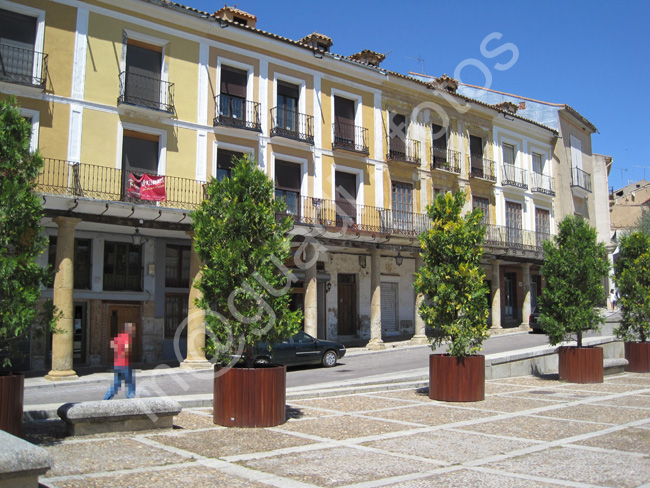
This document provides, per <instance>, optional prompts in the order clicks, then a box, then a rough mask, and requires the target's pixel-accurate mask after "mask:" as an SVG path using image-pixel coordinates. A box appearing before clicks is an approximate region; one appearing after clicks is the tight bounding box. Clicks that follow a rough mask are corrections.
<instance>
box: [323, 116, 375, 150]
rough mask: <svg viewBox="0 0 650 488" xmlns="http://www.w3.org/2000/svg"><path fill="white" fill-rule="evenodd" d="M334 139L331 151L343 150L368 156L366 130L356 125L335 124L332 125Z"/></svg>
mask: <svg viewBox="0 0 650 488" xmlns="http://www.w3.org/2000/svg"><path fill="white" fill-rule="evenodd" d="M332 131H333V133H334V139H333V141H332V149H345V150H346V151H354V152H360V153H363V154H369V153H370V148H369V147H368V129H365V128H363V127H359V126H356V125H350V124H344V123H341V122H335V123H334V124H332Z"/></svg>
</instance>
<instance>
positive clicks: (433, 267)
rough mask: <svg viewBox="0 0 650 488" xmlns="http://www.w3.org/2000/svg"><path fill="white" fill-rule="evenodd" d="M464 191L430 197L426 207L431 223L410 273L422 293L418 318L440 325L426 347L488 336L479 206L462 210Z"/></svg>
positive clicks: (467, 349) (468, 345)
mask: <svg viewBox="0 0 650 488" xmlns="http://www.w3.org/2000/svg"><path fill="white" fill-rule="evenodd" d="M464 204H465V193H463V192H458V193H456V194H452V193H445V194H440V195H438V196H437V197H436V199H435V200H434V202H433V204H432V205H429V207H428V208H427V212H428V214H429V218H430V219H431V221H432V227H431V229H429V230H428V231H427V232H424V233H422V234H421V235H420V246H421V248H422V252H421V254H420V255H421V256H422V260H423V263H424V265H423V266H422V267H421V268H420V270H419V271H418V272H417V273H416V274H415V286H416V288H417V290H418V291H419V292H421V293H423V294H424V295H425V297H426V298H427V299H426V300H424V301H423V302H422V305H421V306H420V310H419V312H420V316H421V317H422V319H423V320H424V322H425V323H426V324H427V325H428V326H429V327H432V328H434V329H437V330H439V331H440V334H437V335H436V337H435V338H434V339H433V343H432V348H434V349H435V348H436V347H438V346H440V345H441V344H442V343H443V342H445V341H448V342H449V344H448V352H449V354H450V355H452V356H456V357H465V356H469V355H471V354H474V353H476V352H478V351H480V350H481V348H482V344H483V341H484V340H485V339H486V338H487V337H488V333H487V331H488V326H487V317H488V304H487V293H488V289H487V285H486V283H485V274H484V272H483V268H482V267H481V265H480V264H479V261H480V259H481V256H482V255H483V248H482V246H483V240H484V239H485V226H484V225H483V223H482V212H481V210H479V209H476V210H474V211H473V212H471V213H469V214H467V215H465V216H462V215H461V212H462V209H463V205H464Z"/></svg>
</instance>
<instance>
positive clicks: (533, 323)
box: [528, 307, 544, 332]
mask: <svg viewBox="0 0 650 488" xmlns="http://www.w3.org/2000/svg"><path fill="white" fill-rule="evenodd" d="M539 315H540V314H539V307H535V308H533V311H532V313H531V314H530V315H529V317H528V324H529V325H530V328H531V331H532V332H544V331H543V330H542V327H541V326H540V325H539Z"/></svg>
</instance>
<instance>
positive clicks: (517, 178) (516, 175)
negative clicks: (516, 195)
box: [502, 164, 528, 190]
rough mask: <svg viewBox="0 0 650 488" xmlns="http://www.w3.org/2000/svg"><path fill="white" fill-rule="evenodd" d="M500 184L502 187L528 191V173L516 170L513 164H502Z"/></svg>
mask: <svg viewBox="0 0 650 488" xmlns="http://www.w3.org/2000/svg"><path fill="white" fill-rule="evenodd" d="M502 178H503V180H502V183H503V184H504V185H510V186H516V187H517V188H523V189H524V190H527V189H528V171H526V170H525V169H522V168H517V167H516V166H515V165H514V164H504V165H503V174H502Z"/></svg>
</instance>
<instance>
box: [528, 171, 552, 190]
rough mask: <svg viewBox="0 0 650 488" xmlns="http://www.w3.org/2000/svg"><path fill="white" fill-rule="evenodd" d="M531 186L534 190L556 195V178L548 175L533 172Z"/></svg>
mask: <svg viewBox="0 0 650 488" xmlns="http://www.w3.org/2000/svg"><path fill="white" fill-rule="evenodd" d="M530 186H531V188H530V189H531V190H532V191H534V192H537V193H545V194H546V195H551V196H555V180H554V179H553V178H551V177H550V176H548V175H543V174H541V173H535V172H533V173H532V174H531V185H530Z"/></svg>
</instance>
